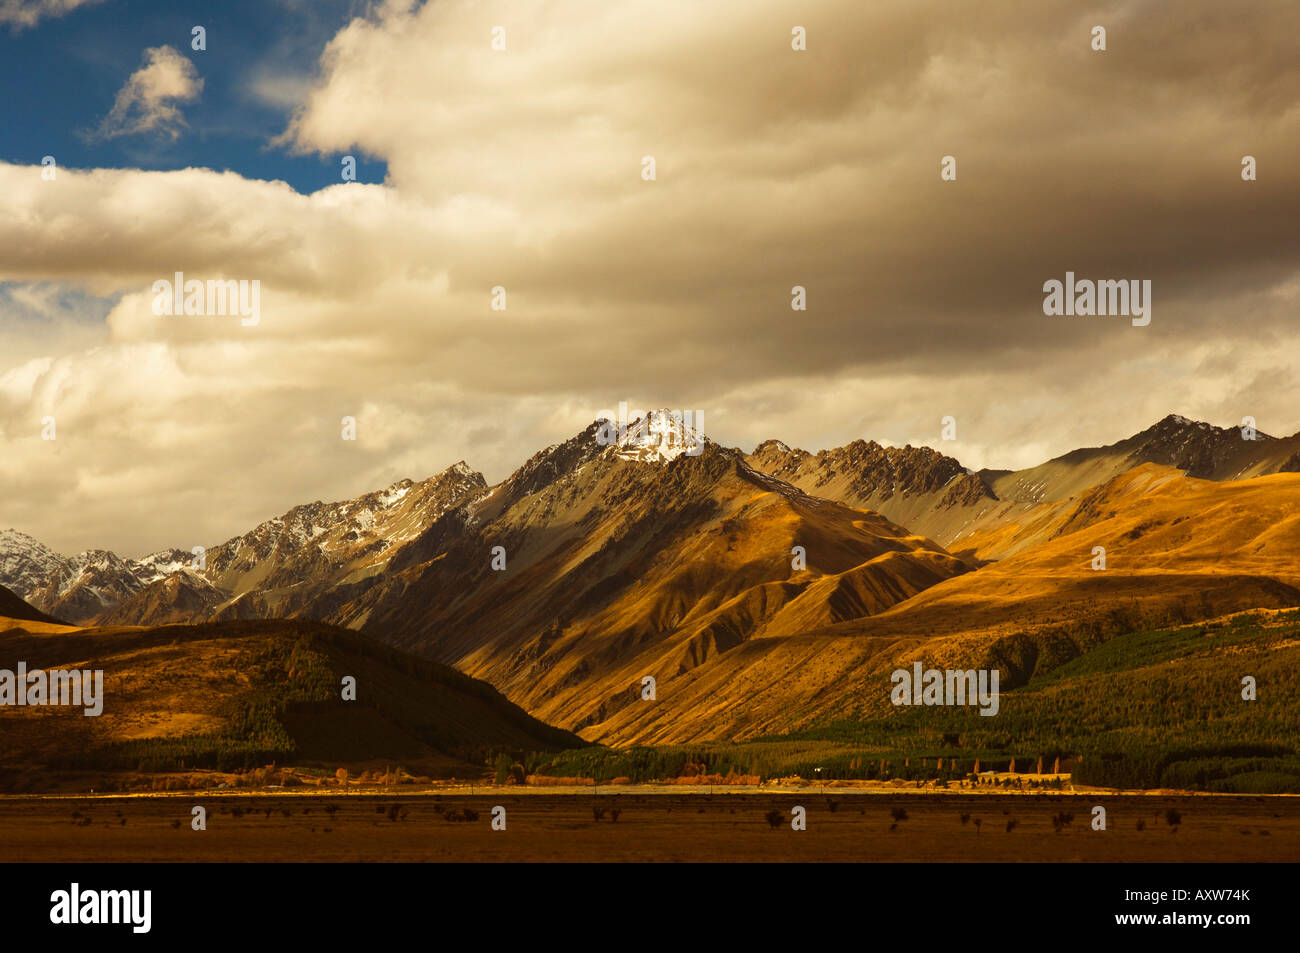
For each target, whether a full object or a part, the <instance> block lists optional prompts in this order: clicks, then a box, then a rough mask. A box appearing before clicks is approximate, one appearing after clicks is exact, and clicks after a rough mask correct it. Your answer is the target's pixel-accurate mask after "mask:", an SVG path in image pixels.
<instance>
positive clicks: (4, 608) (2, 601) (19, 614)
mask: <svg viewBox="0 0 1300 953" xmlns="http://www.w3.org/2000/svg"><path fill="white" fill-rule="evenodd" d="M0 619H12V620H16V621H19V622H49V623H54V624H61V623H60V620H58V619H56V618H54V617H53V616H49V615H46V614H45V613H44V612H42V611H41V610H39V609H37V608H36V607H35V606H33V605H31V604H29V603H27V602H25V601H23V600H22V599H20V598H18V596H16V595H14V593H12V592H10V591H9V590H8V589H6V588H5V587H4V586H0Z"/></svg>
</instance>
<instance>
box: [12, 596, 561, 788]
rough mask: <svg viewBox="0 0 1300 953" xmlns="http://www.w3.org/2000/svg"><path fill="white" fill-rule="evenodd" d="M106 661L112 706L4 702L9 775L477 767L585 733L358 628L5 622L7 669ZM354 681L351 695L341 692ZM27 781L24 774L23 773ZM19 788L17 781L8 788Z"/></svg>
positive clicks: (97, 665)
mask: <svg viewBox="0 0 1300 953" xmlns="http://www.w3.org/2000/svg"><path fill="white" fill-rule="evenodd" d="M19 662H25V663H26V666H27V669H28V670H29V671H32V670H35V669H74V668H75V669H83V670H96V669H98V670H102V671H103V673H104V675H103V678H104V684H103V696H104V698H103V712H102V714H100V715H99V716H97V717H86V716H85V714H84V712H83V708H81V707H50V706H45V707H31V706H25V707H5V708H2V709H0V721H2V722H3V726H4V727H3V731H4V738H5V744H4V746H3V749H2V750H0V777H3V778H5V779H7V780H6V783H12V784H14V785H17V786H18V787H22V786H23V785H25V784H26V785H30V784H37V785H38V786H41V787H49V786H50V783H51V776H50V772H52V771H53V772H64V773H73V774H77V773H80V774H85V773H87V772H121V771H125V772H132V771H140V770H143V771H184V770H194V769H202V768H209V769H216V770H222V771H232V770H243V769H248V768H254V767H262V766H264V765H267V764H278V765H309V766H310V765H317V766H320V767H323V768H325V769H327V770H328V771H329V772H331V773H332V772H333V771H334V770H335V768H337V767H339V766H353V767H366V766H370V765H374V764H381V765H382V764H385V763H387V764H402V765H403V766H404V767H406V768H407V769H408V770H411V771H415V772H419V773H423V774H428V775H431V776H447V775H456V776H459V777H471V778H472V777H476V776H477V775H479V774H481V773H482V772H483V770H484V768H483V765H484V761H485V759H486V758H487V757H488V756H489V755H490V754H491V753H492V752H493V751H506V752H524V751H534V750H555V749H558V748H567V747H573V746H574V745H580V744H581V743H582V742H581V741H580V740H579V739H577V738H575V737H574V736H573V735H571V734H569V733H568V732H564V731H560V730H558V729H555V728H551V727H550V726H548V725H545V724H543V723H542V722H540V721H538V720H537V719H535V718H533V717H531V716H530V715H528V714H527V713H525V712H524V711H523V710H521V709H520V708H519V707H517V706H516V705H514V704H512V703H510V702H509V701H507V700H506V699H505V698H503V697H502V696H501V695H500V694H499V693H498V692H497V691H496V690H495V689H493V688H492V687H491V686H489V685H486V684H484V683H483V682H480V681H477V680H475V679H473V678H470V677H469V676H466V675H463V674H461V673H460V672H457V671H454V670H453V669H450V668H447V667H446V666H443V665H438V664H437V663H434V662H430V661H427V660H425V659H420V658H416V657H413V656H410V655H407V654H405V653H403V652H400V651H397V650H395V649H392V648H389V647H386V646H383V645H380V644H379V643H377V642H376V641H375V640H373V639H371V638H368V637H366V636H363V635H360V634H358V633H356V632H349V631H347V630H343V629H337V628H333V627H330V626H326V625H322V624H320V623H314V622H306V621H261V622H220V623H207V624H203V625H173V626H160V627H152V628H143V627H134V628H114V627H110V628H89V629H74V628H66V627H65V628H62V629H59V630H55V631H47V632H42V633H39V634H37V633H33V632H30V631H28V630H27V629H26V627H25V626H24V625H23V624H22V623H20V622H17V621H16V620H9V619H0V669H6V670H9V671H11V672H12V671H16V669H17V665H18V663H19ZM344 676H351V677H352V678H354V679H355V680H356V700H355V701H344V700H343V699H342V697H341V694H342V693H341V685H342V679H343V677H344ZM18 778H25V780H16V779H18ZM11 789H12V788H11Z"/></svg>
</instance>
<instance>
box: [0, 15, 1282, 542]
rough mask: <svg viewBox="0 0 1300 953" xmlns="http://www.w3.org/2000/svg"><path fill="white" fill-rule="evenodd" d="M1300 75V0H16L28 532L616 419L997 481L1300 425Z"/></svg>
mask: <svg viewBox="0 0 1300 953" xmlns="http://www.w3.org/2000/svg"><path fill="white" fill-rule="evenodd" d="M1099 25H1100V26H1103V27H1105V30H1106V49H1105V50H1104V51H1097V50H1094V49H1093V44H1094V40H1093V28H1094V27H1095V26H1099ZM195 26H203V27H204V29H205V41H206V44H205V45H206V49H195V48H194V35H193V28H194V27H195ZM796 27H803V28H804V31H805V33H806V47H807V48H806V49H805V50H795V49H792V31H793V30H794V28H796ZM497 28H501V29H500V30H498V29H497ZM494 39H495V40H496V43H495V45H496V46H501V45H502V41H504V49H494ZM1297 62H1300V5H1297V4H1296V3H1294V2H1293V0H1278V2H1267V0H1264V2H1243V3H1237V4H1223V3H1222V2H1221V0H1177V2H1173V0H1170V2H1166V3H1162V2H1150V0H1148V2H1113V3H1099V4H1096V5H1091V6H1090V5H1088V4H1086V3H1082V4H1081V3H1079V2H1078V0H1060V2H1057V0H1038V2H1033V3H1029V2H1019V3H997V2H993V3H981V4H978V5H976V4H967V3H960V2H954V0H943V2H921V0H872V2H870V3H864V2H862V0H812V2H788V0H787V2H778V0H711V2H709V3H699V2H696V0H621V2H619V3H616V4H615V3H608V2H606V0H547V2H541V0H537V2H532V0H529V2H520V0H512V2H492V0H433V2H429V3H427V4H420V3H412V2H407V0H391V2H383V3H374V4H368V3H363V2H347V0H319V2H314V3H309V2H307V0H252V2H243V0H240V2H230V3H221V4H217V3H211V4H198V3H191V2H166V3H163V2H157V3H151V2H127V0H0V83H3V84H4V92H5V94H6V95H5V103H6V105H5V108H6V110H7V115H6V116H5V122H4V123H3V124H0V528H6V527H9V526H12V527H14V528H16V529H19V530H21V531H24V532H27V533H30V534H32V535H33V536H36V537H38V538H40V539H41V540H43V541H44V542H46V543H47V544H49V545H51V546H53V547H54V548H56V549H60V550H62V551H65V552H75V551H77V550H80V549H84V548H88V547H103V548H113V549H116V550H118V551H119V552H122V553H123V554H125V555H140V554H142V553H144V552H147V551H150V550H154V549H158V548H161V547H164V546H179V547H182V548H187V549H188V548H189V547H191V546H192V545H196V544H204V545H210V544H212V543H215V542H218V541H220V540H223V539H225V538H227V537H229V536H231V535H233V534H235V533H238V532H242V531H244V530H245V529H247V528H249V527H250V526H251V525H252V524H254V523H255V522H257V521H260V520H262V519H265V518H267V517H270V516H273V515H276V514H278V513H280V512H282V511H283V510H285V509H287V508H288V507H289V506H292V505H294V504H296V503H300V502H308V501H311V500H315V499H327V500H328V499H341V498H347V497H351V496H355V495H358V494H360V493H362V492H365V491H368V490H371V489H376V488H379V487H381V486H384V485H386V484H387V483H389V482H392V481H393V480H396V479H399V478H401V477H404V476H409V477H411V478H414V479H422V478H423V477H425V476H428V475H430V474H432V473H434V472H437V471H439V470H441V469H443V468H444V467H446V466H448V465H450V464H451V463H454V462H455V461H457V460H460V459H462V458H463V459H465V460H467V461H468V462H469V463H470V464H471V465H472V466H474V467H475V468H477V469H480V470H482V471H483V472H484V473H485V475H486V476H487V477H488V479H489V480H490V481H495V480H499V479H501V478H503V477H505V476H506V475H508V474H509V472H510V471H511V470H512V469H513V468H514V467H516V466H517V465H518V464H520V463H521V462H522V461H523V460H525V459H526V458H527V457H528V456H530V455H531V454H532V453H533V452H535V451H536V450H538V449H540V448H542V447H544V446H546V445H548V444H550V443H554V442H556V441H559V440H562V439H565V438H567V437H568V436H571V435H572V434H573V433H575V432H576V431H577V430H579V429H580V428H581V427H582V426H584V425H585V424H586V423H587V422H589V421H590V420H592V419H593V418H594V417H595V416H596V415H597V414H598V413H599V412H600V411H601V410H604V409H607V408H609V409H612V408H615V407H616V406H617V404H618V402H619V401H624V400H625V401H628V402H630V403H631V405H632V406H634V407H668V408H685V409H700V410H703V411H704V421H705V426H704V429H705V430H706V431H707V432H708V433H709V435H710V436H711V437H713V438H714V439H715V440H718V441H719V442H721V443H725V444H728V445H740V446H743V447H745V448H746V449H748V448H750V447H752V446H753V445H754V444H755V443H757V442H758V441H760V440H762V439H765V438H768V437H779V438H780V439H782V440H785V441H786V442H787V443H790V444H794V445H799V446H802V447H805V448H806V449H810V450H817V449H820V448H823V447H830V446H837V445H840V444H843V443H846V442H848V441H850V440H852V439H855V438H858V437H862V438H869V439H876V440H878V441H881V442H889V443H894V444H903V443H912V444H928V445H933V446H937V447H939V448H940V449H942V450H943V451H944V452H946V453H949V454H951V455H953V456H956V457H957V458H958V459H960V460H961V461H962V462H963V463H965V464H966V465H967V466H970V467H981V466H994V467H1017V466H1024V465H1031V464H1034V463H1038V462H1040V461H1041V460H1043V459H1046V458H1047V457H1050V456H1053V455H1055V454H1057V453H1061V452H1064V451H1066V450H1069V449H1073V448H1075V447H1077V446H1081V445H1097V444H1101V443H1109V442H1113V441H1114V440H1117V439H1120V438H1122V437H1124V436H1127V435H1129V434H1131V433H1134V432H1136V431H1138V430H1141V429H1143V428H1145V427H1146V426H1149V425H1150V424H1151V423H1153V422H1155V421H1156V420H1158V419H1159V418H1161V417H1163V416H1164V415H1165V414H1167V413H1170V412H1177V413H1182V414H1184V415H1186V416H1189V417H1195V418H1199V419H1206V420H1210V421H1212V422H1214V423H1216V424H1218V425H1220V426H1227V425H1232V424H1236V423H1238V422H1239V421H1240V419H1241V418H1242V417H1243V416H1245V415H1247V414H1249V415H1251V416H1253V417H1255V418H1256V420H1257V421H1258V423H1259V427H1260V428H1261V429H1262V430H1264V431H1266V432H1271V433H1286V434H1290V433H1293V432H1295V431H1296V430H1300V402H1297V400H1296V378H1297V364H1298V363H1300V358H1298V357H1297V355H1300V323H1298V322H1297V317H1298V315H1297V305H1300V235H1298V231H1300V225H1298V224H1297V223H1300V71H1298V70H1297V69H1296V67H1295V64H1296V63H1297ZM1247 155H1249V156H1253V157H1255V163H1256V169H1257V173H1256V174H1257V179H1256V180H1255V181H1244V180H1243V178H1242V159H1243V156H1247ZM46 156H53V157H54V162H55V166H54V174H53V177H52V178H51V177H50V176H49V168H50V167H49V166H48V165H45V166H43V165H42V160H43V159H44V157H46ZM347 156H351V157H352V158H353V159H354V160H355V163H356V177H355V181H345V180H344V178H343V175H342V170H343V168H344V164H345V157H347ZM646 156H653V157H654V163H655V178H654V179H653V181H647V180H646V179H645V178H644V177H643V168H644V164H643V157H646ZM944 156H953V157H954V158H955V160H956V178H955V180H952V181H945V180H943V179H942V178H941V175H940V171H941V160H942V158H943V157H944ZM43 172H44V173H45V174H44V175H43ZM1067 271H1073V272H1075V273H1076V275H1078V276H1079V277H1081V278H1093V279H1139V280H1144V279H1146V280H1150V281H1151V282H1152V288H1153V301H1152V314H1151V323H1150V325H1149V326H1147V327H1134V326H1132V324H1131V323H1130V321H1129V320H1128V319H1127V318H1125V317H1114V316H1107V317H1099V316H1094V317H1048V316H1045V315H1044V313H1043V298H1044V294H1043V283H1044V282H1045V281H1047V280H1049V279H1052V278H1057V279H1063V278H1064V276H1065V273H1066V272H1067ZM175 272H182V273H184V275H185V277H186V278H187V279H199V280H207V279H233V280H249V281H251V280H257V281H259V282H260V289H261V307H260V321H259V322H258V323H257V324H256V325H252V326H249V325H246V324H244V323H243V322H241V319H240V317H239V316H238V315H216V316H212V315H209V316H168V315H161V316H160V315H156V314H154V309H153V307H152V304H153V301H154V295H153V292H152V290H151V289H152V287H153V284H154V282H155V281H157V280H159V279H170V278H171V277H172V276H173V274H174V273H175ZM796 285H800V286H803V287H804V288H806V289H807V291H806V294H807V310H806V311H794V310H792V309H791V289H792V288H793V287H794V286H796ZM497 286H500V287H503V288H504V289H505V292H506V298H505V300H506V307H505V310H494V309H493V308H492V300H493V293H492V289H493V288H494V287H497ZM946 415H951V416H953V417H955V418H956V420H957V437H958V439H957V440H956V441H952V442H940V440H939V433H940V419H941V418H942V417H944V416H946ZM345 416H352V417H355V418H356V421H357V439H356V440H355V441H344V440H342V439H341V420H342V418H343V417H345ZM47 417H53V418H54V420H55V424H56V438H55V439H54V440H43V439H42V430H43V427H42V421H43V419H44V418H47Z"/></svg>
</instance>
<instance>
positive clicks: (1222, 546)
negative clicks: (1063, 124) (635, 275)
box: [0, 412, 1300, 742]
mask: <svg viewBox="0 0 1300 953" xmlns="http://www.w3.org/2000/svg"><path fill="white" fill-rule="evenodd" d="M676 424H677V430H676V431H675V430H674V421H673V420H672V419H671V418H670V417H669V416H668V415H667V414H666V413H665V412H653V413H651V414H650V415H648V416H647V417H646V418H645V419H644V420H643V421H641V422H639V424H638V425H635V426H633V427H632V428H631V429H630V430H629V431H628V432H627V433H626V434H620V435H619V436H618V438H617V439H614V440H611V439H609V430H610V428H609V427H608V426H607V425H605V424H603V423H602V422H600V421H597V422H595V423H593V424H592V425H591V426H590V427H588V428H586V429H585V430H584V431H583V432H582V433H579V434H577V435H576V436H574V437H573V438H571V439H570V440H567V441H565V442H563V443H560V444H556V445H554V446H552V447H548V448H546V449H545V450H542V451H540V452H538V453H537V454H535V455H534V456H533V457H532V458H530V459H529V460H528V461H527V462H525V463H524V465H523V466H521V467H520V468H519V469H518V470H517V471H516V472H515V473H513V474H512V475H511V476H510V477H508V478H507V479H506V480H504V481H502V482H501V483H499V484H497V485H495V486H488V485H487V483H486V481H485V480H484V478H483V477H482V475H481V474H479V473H477V472H475V471H473V470H472V469H470V468H469V467H468V466H467V465H466V464H465V463H463V462H461V463H458V464H456V465H455V466H453V467H450V468H448V469H447V470H445V471H443V472H442V473H440V474H438V475H436V476H434V477H431V478H430V479H428V480H425V481H423V482H421V483H413V482H412V481H409V480H403V481H400V482H399V483H396V484H393V485H392V486H390V487H387V488H385V489H383V490H380V491H377V492H374V493H370V494H367V495H365V496H362V497H359V498H357V499H355V500H348V501H343V502H339V503H332V504H326V503H321V502H317V503H312V504H306V505H304V506H299V507H295V508H294V509H293V510H290V511H289V512H288V513H286V514H284V515H283V516H281V517H279V518H276V519H272V520H268V521H267V522H265V523H262V524H260V525H259V526H257V527H255V528H253V529H252V530H251V531H249V532H248V533H246V534H244V535H242V536H238V537H235V538H233V539H230V540H228V541H226V542H224V543H222V544H220V545H218V546H214V547H211V548H209V549H208V550H206V552H204V553H202V554H201V555H196V554H194V553H192V552H189V551H185V550H168V551H164V552H160V553H156V554H152V555H150V556H147V557H145V558H143V559H141V560H128V559H122V558H120V557H118V556H116V555H114V554H113V553H109V552H104V551H92V552H87V553H82V554H79V555H77V556H75V557H70V558H69V557H64V556H61V555H59V554H57V553H54V552H52V551H50V550H49V549H48V548H47V547H44V546H43V545H41V544H40V543H39V542H37V541H36V540H34V539H32V538H31V537H28V536H25V535H23V534H21V533H17V532H16V531H12V530H11V531H9V532H5V533H0V584H2V585H4V586H7V587H8V588H9V589H11V590H13V592H14V593H15V594H16V595H17V596H19V597H21V598H23V599H26V600H27V601H28V602H30V603H31V604H32V605H33V606H34V607H35V608H36V610H37V611H39V612H40V613H43V614H45V615H46V616H47V617H51V618H58V619H63V620H65V621H67V622H69V623H73V624H75V625H78V626H86V625H94V626H97V627H123V626H159V625H166V624H169V623H182V622H183V623H205V622H214V623H220V622H233V621H235V620H254V619H266V618H294V619H302V620H306V619H311V620H317V621H319V622H322V623H328V624H332V625H336V626H344V627H347V628H351V629H354V630H360V631H362V632H364V633H366V634H368V635H371V636H373V637H374V638H376V639H378V640H380V641H382V642H386V643H388V644H390V645H394V646H397V647H399V648H400V649H402V650H404V651H407V652H412V653H415V654H417V655H420V656H423V657H426V658H428V659H431V660H433V661H435V662H438V663H442V664H446V665H449V666H452V667H454V668H456V669H458V670H459V671H461V672H464V673H465V674H467V675H470V676H473V677H474V678H477V679H482V680H484V681H486V682H488V683H490V684H491V685H493V686H494V687H495V688H496V689H498V690H499V691H501V692H502V693H503V694H504V695H505V696H506V697H507V698H509V699H510V700H511V701H512V702H514V703H516V704H518V705H520V706H522V707H523V708H524V709H526V710H527V711H528V712H529V713H530V714H532V715H534V716H536V717H537V718H540V719H542V720H543V721H546V722H549V723H550V724H554V725H558V726H561V727H563V728H566V729H569V730H572V731H579V732H581V733H582V735H583V737H586V738H589V739H593V740H601V741H609V742H687V741H695V740H701V739H705V738H746V737H755V736H759V735H763V734H775V733H780V732H783V731H789V730H794V729H797V728H801V727H807V726H808V725H812V724H818V723H825V722H828V721H832V720H834V719H837V718H843V717H849V716H852V715H853V714H855V713H861V712H862V711H863V710H865V709H867V708H870V707H871V706H872V705H875V704H877V703H878V701H879V699H880V698H881V697H884V695H883V693H882V692H881V691H880V690H879V689H880V679H881V678H883V676H884V673H885V672H887V671H888V670H890V669H892V668H893V667H895V666H896V665H897V664H901V663H902V662H908V663H909V664H910V660H911V659H913V658H914V657H921V656H922V655H923V656H924V657H925V658H926V659H927V660H930V661H935V660H950V661H954V662H960V663H962V664H963V665H973V664H976V663H989V664H996V665H998V666H999V667H1003V668H1004V669H1005V673H1006V676H1007V677H1008V678H1009V680H1010V685H1011V686H1013V685H1014V684H1016V682H1017V680H1018V679H1019V680H1023V679H1026V678H1028V677H1029V676H1030V675H1032V673H1033V671H1034V670H1035V668H1036V667H1038V666H1039V665H1045V664H1048V663H1049V662H1051V661H1053V660H1056V661H1059V660H1060V659H1063V658H1069V657H1072V655H1077V654H1079V653H1080V652H1081V651H1083V648H1084V645H1085V643H1086V642H1087V641H1088V640H1089V639H1096V638H1105V637H1107V636H1108V635H1109V634H1114V633H1117V632H1119V631H1124V630H1128V629H1131V628H1132V627H1134V626H1139V625H1145V624H1153V623H1161V622H1168V621H1171V620H1172V621H1193V620H1195V619H1198V618H1213V617H1215V616H1218V615H1223V614H1225V613H1230V612H1233V611H1239V610H1241V609H1247V608H1261V607H1264V608H1269V607H1287V606H1296V605H1300V569H1298V568H1297V567H1300V560H1298V559H1297V556H1300V545H1298V544H1297V543H1296V542H1295V541H1296V540H1300V532H1298V530H1300V525H1298V523H1297V521H1298V520H1300V475H1298V474H1297V472H1298V471H1300V434H1298V435H1294V436H1291V437H1286V438H1274V437H1271V436H1268V435H1266V434H1262V433H1260V434H1255V435H1253V436H1254V437H1255V439H1243V432H1242V431H1241V430H1239V429H1236V428H1217V427H1214V426H1211V425H1209V424H1206V423H1200V422H1195V421H1191V420H1188V419H1186V418H1183V417H1179V416H1174V415H1171V416H1169V417H1166V418H1165V419H1163V420H1161V421H1159V422H1158V423H1156V424H1155V425H1154V426H1152V427H1150V428H1148V429H1147V430H1144V431H1142V432H1141V433H1139V434H1136V435H1134V436H1132V437H1129V438H1127V439H1124V440H1121V441H1119V442H1117V443H1114V444H1111V445H1108V446H1105V447H1098V448H1085V449H1080V450H1075V451H1072V452H1070V453H1067V454H1064V455H1062V456H1060V457H1057V458H1054V459H1052V460H1049V461H1047V462H1045V463H1042V464H1040V465H1038V466H1035V467H1031V468H1028V469H1024V470H1019V471H997V470H981V471H978V472H972V471H970V470H968V469H967V468H965V467H964V466H963V465H962V464H961V463H960V462H959V461H957V460H955V459H954V458H952V457H950V456H946V455H944V454H942V453H940V452H939V451H936V450H934V449H931V448H928V447H911V446H907V447H902V448H899V447H885V446H882V445H880V444H877V443H874V442H867V441H861V440H859V441H854V442H852V443H850V444H848V445H846V446H843V447H839V448H836V449H833V450H826V451H821V452H819V453H817V454H811V453H808V452H806V451H803V450H798V449H792V448H790V447H788V446H787V445H785V444H783V443H781V442H780V441H777V440H768V441H765V442H763V443H761V444H759V445H758V447H756V448H755V450H754V451H753V452H752V453H748V454H746V453H744V452H743V451H741V450H739V449H736V448H728V447H723V446H720V445H718V444H716V443H714V442H713V441H711V440H709V439H708V438H707V437H705V436H703V435H701V434H693V433H688V434H682V433H681V431H680V421H676ZM687 448H689V449H687ZM1097 547H1102V548H1103V549H1104V550H1105V558H1106V563H1105V569H1104V570H1099V569H1098V568H1097V567H1096V555H1095V551H1096V548H1097ZM2 609H3V607H0V610H2ZM4 614H5V613H4V612H3V611H0V615H4ZM647 677H649V678H652V679H653V680H654V684H655V686H656V688H655V693H654V694H655V697H654V699H653V701H651V700H649V699H647V698H646V697H645V685H646V681H645V680H646V679H647ZM1008 687H1010V686H1008Z"/></svg>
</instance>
